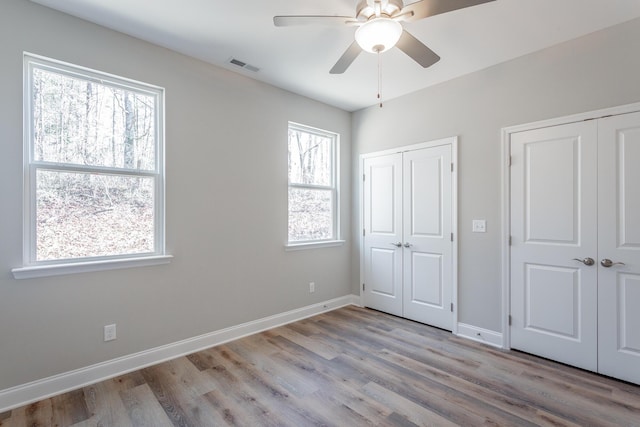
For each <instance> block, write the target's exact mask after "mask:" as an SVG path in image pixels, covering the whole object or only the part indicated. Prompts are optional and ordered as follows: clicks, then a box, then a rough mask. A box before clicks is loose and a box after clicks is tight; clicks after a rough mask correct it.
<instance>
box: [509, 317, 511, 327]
mask: <svg viewBox="0 0 640 427" xmlns="http://www.w3.org/2000/svg"><path fill="white" fill-rule="evenodd" d="M509 326H511V315H509Z"/></svg>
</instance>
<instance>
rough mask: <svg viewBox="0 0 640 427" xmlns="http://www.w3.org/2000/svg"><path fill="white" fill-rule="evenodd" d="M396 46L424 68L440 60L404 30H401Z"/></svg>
mask: <svg viewBox="0 0 640 427" xmlns="http://www.w3.org/2000/svg"><path fill="white" fill-rule="evenodd" d="M396 46H397V47H398V49H400V50H401V51H403V52H404V53H406V54H407V55H409V57H410V58H411V59H413V60H414V61H416V62H417V63H418V64H420V65H422V66H423V67H424V68H427V67H430V66H432V65H433V64H435V63H436V62H438V61H440V57H439V56H438V54H437V53H435V52H434V51H432V50H431V49H429V48H428V47H427V46H425V45H424V43H422V42H421V41H420V40H418V39H417V38H415V37H413V36H412V35H411V34H409V33H408V32H406V31H402V35H401V36H400V40H398V43H397V44H396Z"/></svg>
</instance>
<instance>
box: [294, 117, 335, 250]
mask: <svg viewBox="0 0 640 427" xmlns="http://www.w3.org/2000/svg"><path fill="white" fill-rule="evenodd" d="M287 130H288V131H291V130H294V131H297V132H303V133H307V134H310V135H316V136H321V137H324V138H328V139H330V140H331V185H329V186H327V185H315V184H302V183H291V181H290V180H289V179H287V181H288V185H287V192H288V191H289V190H290V189H291V188H297V189H302V190H304V189H307V190H326V191H331V196H332V199H333V203H332V205H331V214H332V217H331V223H332V224H331V225H332V230H331V233H332V235H331V240H330V242H333V244H331V245H320V246H317V245H316V246H312V247H322V246H337V244H339V242H344V241H343V240H340V238H341V237H342V235H341V228H340V217H341V212H340V208H341V205H340V196H341V194H340V193H341V192H340V149H341V148H340V134H339V133H337V132H332V131H328V130H324V129H319V128H315V127H312V126H307V125H303V124H300V123H296V122H291V121H290V122H288V127H287ZM288 145H289V141H288V140H287V146H288ZM287 151H289V149H287ZM289 154H290V153H289ZM289 178H290V177H289ZM288 197H289V196H287V206H288V204H289V202H290V200H289V198H288ZM287 218H288V216H287ZM289 237H290V236H289V230H287V244H286V246H285V248H292V249H287V250H298V249H307V245H309V244H313V243H316V242H305V241H300V240H289ZM326 242H327V241H324V242H320V243H326Z"/></svg>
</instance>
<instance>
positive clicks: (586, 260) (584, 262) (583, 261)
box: [573, 258, 596, 265]
mask: <svg viewBox="0 0 640 427" xmlns="http://www.w3.org/2000/svg"><path fill="white" fill-rule="evenodd" d="M573 260H574V261H579V262H581V263H583V264H584V265H593V264H595V263H596V262H595V261H594V260H593V258H585V259H579V258H574V259H573Z"/></svg>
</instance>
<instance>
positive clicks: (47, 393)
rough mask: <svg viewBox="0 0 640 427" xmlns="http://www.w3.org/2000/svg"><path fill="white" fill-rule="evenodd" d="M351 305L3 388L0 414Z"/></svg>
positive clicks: (297, 313) (299, 312)
mask: <svg viewBox="0 0 640 427" xmlns="http://www.w3.org/2000/svg"><path fill="white" fill-rule="evenodd" d="M348 305H359V304H358V297H357V296H356V295H347V296H344V297H340V298H335V299H332V300H328V301H325V302H320V303H317V304H313V305H309V306H306V307H302V308H298V309H295V310H291V311H287V312H284V313H280V314H276V315H273V316H269V317H264V318H262V319H258V320H254V321H251V322H247V323H242V324H240V325H236V326H231V327H229V328H225V329H221V330H218V331H214V332H210V333H207V334H203V335H200V336H197V337H193V338H188V339H185V340H182V341H178V342H175V343H171V344H167V345H163V346H160V347H156V348H152V349H149V350H144V351H141V352H139V353H134V354H130V355H127V356H123V357H119V358H117V359H112V360H108V361H106V362H102V363H97V364H95V365H91V366H87V367H84V368H80V369H76V370H74V371H70V372H65V373H62V374H59V375H54V376H52V377H48V378H44V379H41V380H37V381H33V382H30V383H27V384H22V385H19V386H16V387H12V388H8V389H5V390H0V413H2V412H5V411H9V410H11V409H13V408H17V407H20V406H23V405H27V404H29V403H32V402H36V401H38V400H42V399H46V398H48V397H51V396H54V395H57V394H60V393H65V392H67V391H70V390H75V389H78V388H80V387H85V386H87V385H90V384H94V383H96V382H99V381H104V380H106V379H109V378H113V377H116V376H118V375H123V374H126V373H128V372H132V371H136V370H138V369H142V368H144V367H147V366H151V365H155V364H158V363H161V362H164V361H167V360H171V359H175V358H177V357H181V356H184V355H187V354H191V353H194V352H197V351H200V350H204V349H206V348H210V347H214V346H216V345H220V344H224V343H226V342H229V341H233V340H236V339H238V338H242V337H245V336H248V335H252V334H255V333H258V332H262V331H265V330H267V329H272V328H275V327H278V326H282V325H285V324H287V323H291V322H296V321H298V320H301V319H305V318H307V317H311V316H315V315H316V314H320V313H324V312H327V311H331V310H335V309H337V308H340V307H345V306H348Z"/></svg>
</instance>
